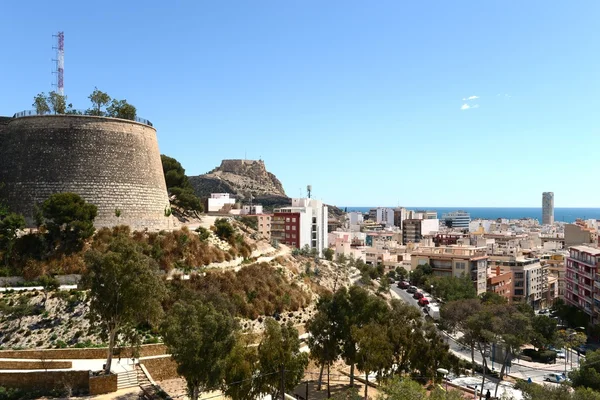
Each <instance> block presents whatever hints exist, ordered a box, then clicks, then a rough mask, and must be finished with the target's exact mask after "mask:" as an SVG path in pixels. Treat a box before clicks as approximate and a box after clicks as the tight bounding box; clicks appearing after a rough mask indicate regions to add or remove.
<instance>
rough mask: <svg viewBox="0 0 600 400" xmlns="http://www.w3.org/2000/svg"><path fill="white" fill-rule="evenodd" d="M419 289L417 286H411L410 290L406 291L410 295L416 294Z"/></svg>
mask: <svg viewBox="0 0 600 400" xmlns="http://www.w3.org/2000/svg"><path fill="white" fill-rule="evenodd" d="M417 290H418V289H417V287H416V286H409V287H408V289H406V291H407V292H408V293H416V292H417Z"/></svg>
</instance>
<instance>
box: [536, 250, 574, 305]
mask: <svg viewBox="0 0 600 400" xmlns="http://www.w3.org/2000/svg"><path fill="white" fill-rule="evenodd" d="M567 254H568V253H567ZM542 262H543V263H545V265H547V266H548V272H550V274H551V275H552V276H554V277H556V279H557V293H556V297H558V298H560V299H564V298H565V292H566V275H567V268H566V266H565V255H564V254H562V253H554V254H550V255H548V256H547V257H543V260H542Z"/></svg>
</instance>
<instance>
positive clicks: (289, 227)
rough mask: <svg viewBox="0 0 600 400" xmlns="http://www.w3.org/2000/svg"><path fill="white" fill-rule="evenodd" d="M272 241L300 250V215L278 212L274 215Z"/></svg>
mask: <svg viewBox="0 0 600 400" xmlns="http://www.w3.org/2000/svg"><path fill="white" fill-rule="evenodd" d="M271 239H272V240H277V241H278V242H279V243H283V244H285V245H288V246H293V247H295V248H300V213H289V212H276V213H275V214H273V219H272V220H271Z"/></svg>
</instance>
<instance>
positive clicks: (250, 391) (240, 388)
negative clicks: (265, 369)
mask: <svg viewBox="0 0 600 400" xmlns="http://www.w3.org/2000/svg"><path fill="white" fill-rule="evenodd" d="M250 345H251V343H250V341H249V340H247V339H246V336H244V335H238V336H237V338H236V341H235V345H234V346H233V349H232V350H231V352H230V353H229V355H228V357H227V360H226V365H227V368H226V369H225V381H226V384H225V389H224V393H225V395H226V396H229V397H231V398H232V399H233V400H254V399H255V398H256V396H255V390H254V382H253V377H254V375H255V373H256V371H257V368H258V365H257V364H258V354H257V353H256V347H251V346H250Z"/></svg>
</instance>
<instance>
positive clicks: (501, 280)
mask: <svg viewBox="0 0 600 400" xmlns="http://www.w3.org/2000/svg"><path fill="white" fill-rule="evenodd" d="M487 291H488V292H493V293H496V294H497V295H500V296H502V297H504V298H505V299H506V301H507V302H509V303H511V302H512V297H513V273H512V271H502V270H501V269H500V267H499V266H497V267H496V268H495V271H494V273H492V274H488V277H487Z"/></svg>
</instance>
